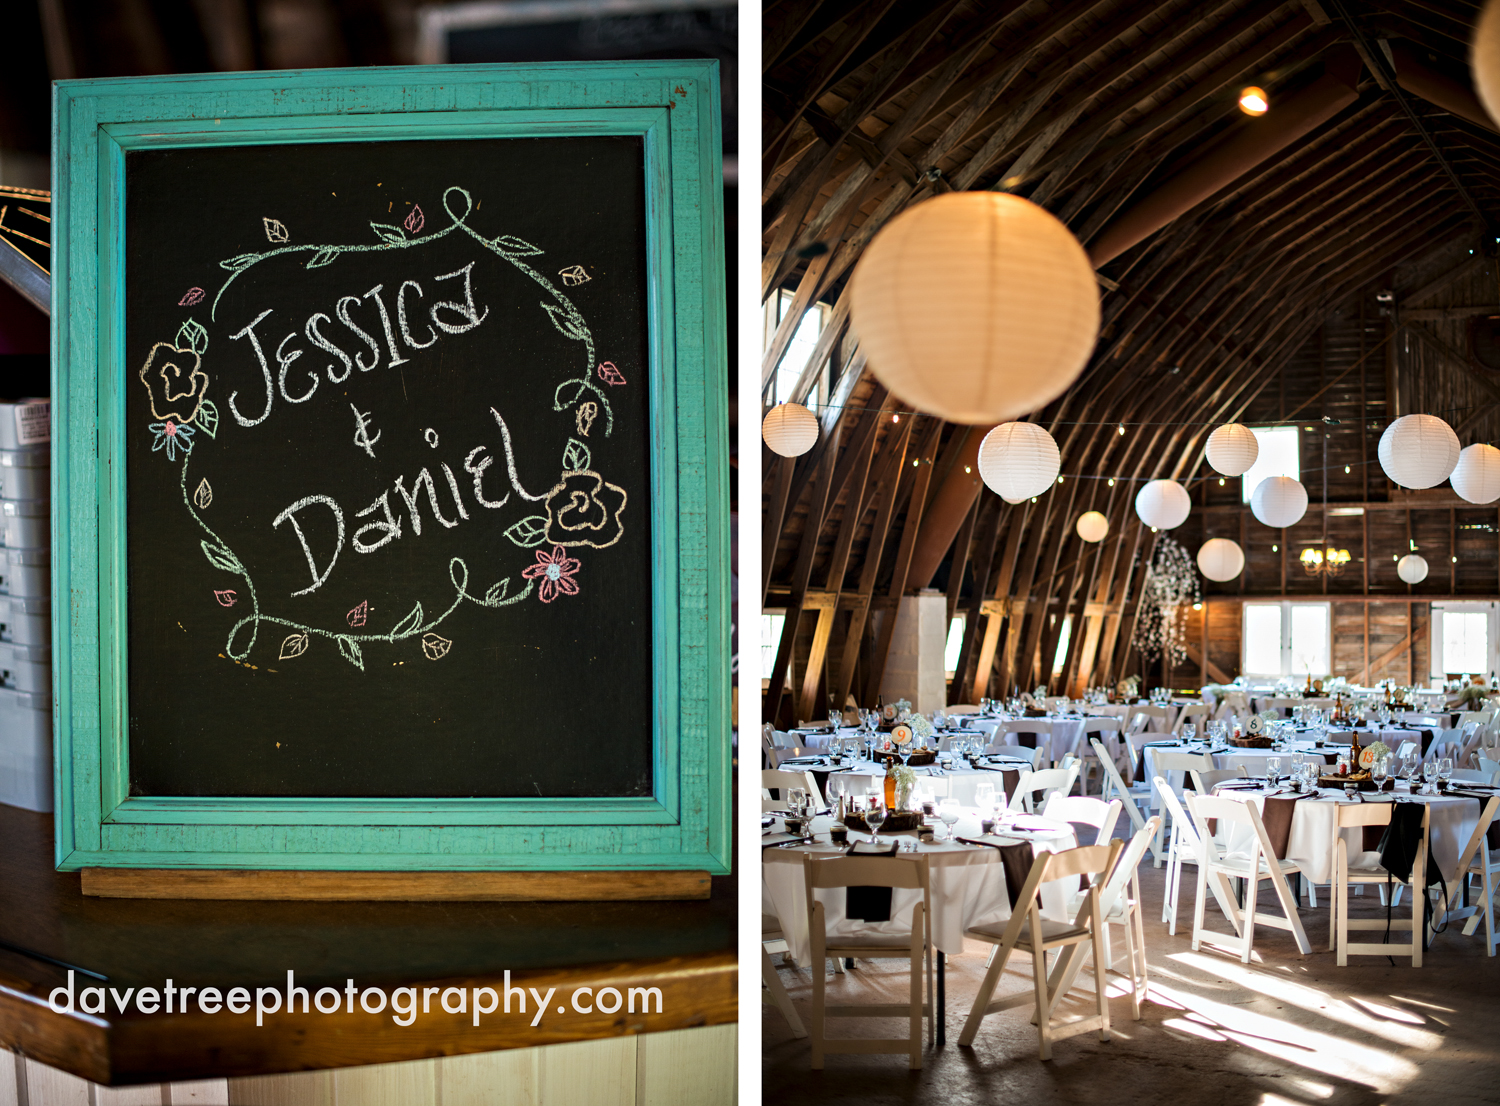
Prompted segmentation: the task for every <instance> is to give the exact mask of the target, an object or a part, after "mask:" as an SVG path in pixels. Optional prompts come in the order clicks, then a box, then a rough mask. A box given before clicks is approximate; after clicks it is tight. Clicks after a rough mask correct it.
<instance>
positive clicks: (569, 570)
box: [521, 545, 580, 603]
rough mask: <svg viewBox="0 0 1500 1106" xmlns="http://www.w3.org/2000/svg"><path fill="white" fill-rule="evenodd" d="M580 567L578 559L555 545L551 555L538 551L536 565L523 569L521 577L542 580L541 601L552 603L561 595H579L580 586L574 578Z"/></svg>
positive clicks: (543, 550) (541, 550)
mask: <svg viewBox="0 0 1500 1106" xmlns="http://www.w3.org/2000/svg"><path fill="white" fill-rule="evenodd" d="M579 567H580V564H579V561H578V559H577V558H576V557H570V556H568V554H567V552H566V551H565V550H564V549H563V547H562V546H560V545H554V546H553V547H552V552H551V553H548V552H547V551H546V550H545V549H538V550H537V551H536V564H534V565H532V566H531V567H530V568H527V569H523V570H522V572H521V575H522V576H524V577H526V579H528V580H540V581H541V585H540V587H539V588H538V592H539V594H540V596H541V600H542V602H543V603H550V602H552V600H554V599H556V598H557V597H558V596H559V595H577V594H578V584H577V582H576V581H575V580H574V579H573V577H574V576H577V575H578V569H579Z"/></svg>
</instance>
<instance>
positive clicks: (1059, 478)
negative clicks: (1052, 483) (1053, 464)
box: [1057, 476, 1063, 484]
mask: <svg viewBox="0 0 1500 1106" xmlns="http://www.w3.org/2000/svg"><path fill="white" fill-rule="evenodd" d="M1057 482H1058V483H1059V484H1061V483H1062V482H1063V478H1062V477H1061V476H1059V477H1058V478H1057Z"/></svg>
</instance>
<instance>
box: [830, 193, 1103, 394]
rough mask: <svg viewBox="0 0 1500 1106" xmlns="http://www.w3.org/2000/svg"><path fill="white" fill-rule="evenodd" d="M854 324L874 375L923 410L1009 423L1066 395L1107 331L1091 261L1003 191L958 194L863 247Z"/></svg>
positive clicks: (854, 285)
mask: <svg viewBox="0 0 1500 1106" xmlns="http://www.w3.org/2000/svg"><path fill="white" fill-rule="evenodd" d="M849 296H850V300H849V311H850V322H851V325H852V326H853V329H854V331H855V333H856V334H858V335H859V342H860V347H861V348H862V349H863V350H864V351H865V353H866V355H867V357H868V358H869V365H870V371H871V372H873V373H874V374H875V376H876V377H877V378H878V379H879V380H880V382H881V383H883V384H884V385H885V386H886V387H887V388H889V389H890V390H891V392H892V393H893V394H895V395H896V396H898V397H900V398H901V399H903V400H905V401H906V402H908V403H910V404H912V405H913V406H914V407H916V408H917V409H918V410H922V411H928V412H930V413H932V414H934V415H941V416H942V417H943V418H945V419H947V420H948V421H950V422H959V423H985V422H1002V421H1004V420H1006V419H1013V418H1015V417H1016V416H1017V415H1023V414H1025V413H1026V412H1028V411H1035V410H1037V409H1038V408H1040V407H1043V406H1045V405H1046V404H1047V403H1049V402H1051V401H1052V400H1054V399H1056V398H1057V397H1058V396H1060V395H1062V393H1063V392H1064V391H1066V390H1067V387H1068V385H1070V384H1072V383H1073V381H1074V380H1076V379H1077V378H1078V374H1079V373H1080V372H1082V371H1083V366H1084V364H1085V363H1086V362H1087V361H1088V357H1089V354H1090V353H1091V352H1093V349H1094V342H1095V340H1096V339H1097V338H1098V335H1099V285H1098V282H1097V281H1096V280H1095V279H1094V267H1093V265H1091V264H1090V263H1089V259H1088V255H1087V254H1086V253H1085V252H1084V250H1083V247H1082V246H1081V245H1080V244H1079V242H1078V239H1077V238H1075V237H1073V233H1072V231H1070V230H1068V228H1067V227H1066V226H1065V225H1064V224H1063V223H1062V222H1061V221H1060V220H1059V219H1058V218H1057V217H1056V216H1054V215H1052V214H1051V213H1050V212H1048V211H1046V210H1045V209H1043V208H1041V207H1039V206H1037V205H1036V204H1034V203H1032V202H1031V201H1030V200H1025V199H1022V198H1021V197H1019V196H1012V195H1008V194H1006V193H1003V192H949V193H947V194H945V195H942V196H938V197H936V198H935V199H931V200H927V201H926V202H924V203H920V204H918V205H917V206H915V207H913V208H910V209H908V210H907V211H906V212H904V213H903V214H901V215H900V216H898V217H897V218H895V219H893V220H891V222H890V223H888V224H887V225H886V226H885V227H884V228H883V229H882V230H881V231H880V233H878V234H877V235H875V237H874V239H873V240H872V241H871V242H870V244H869V245H868V246H867V247H866V248H865V251H864V256H863V257H861V258H860V261H859V265H858V266H857V267H856V268H855V270H854V277H853V279H852V281H851V284H850V288H849Z"/></svg>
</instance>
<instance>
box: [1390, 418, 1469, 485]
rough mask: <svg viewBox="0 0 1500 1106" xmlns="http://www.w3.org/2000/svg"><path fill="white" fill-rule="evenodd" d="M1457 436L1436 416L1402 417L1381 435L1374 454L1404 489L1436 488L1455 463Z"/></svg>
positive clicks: (1456, 458)
mask: <svg viewBox="0 0 1500 1106" xmlns="http://www.w3.org/2000/svg"><path fill="white" fill-rule="evenodd" d="M1458 452H1459V451H1458V435H1457V434H1455V433H1453V428H1452V427H1451V426H1449V425H1448V424H1447V423H1445V422H1444V421H1443V420H1442V419H1440V418H1438V417H1437V416H1436V415H1402V416H1401V417H1400V418H1399V419H1397V420H1396V421H1395V422H1393V423H1391V425H1390V426H1387V427H1386V428H1385V433H1384V434H1382V435H1380V446H1379V448H1378V449H1377V450H1376V454H1377V455H1378V456H1379V457H1380V467H1381V468H1383V469H1385V474H1386V475H1387V476H1389V477H1390V478H1391V479H1392V480H1394V481H1395V482H1396V483H1397V484H1400V485H1401V486H1402V487H1403V488H1435V487H1437V486H1438V485H1439V484H1441V483H1442V482H1443V481H1444V480H1446V479H1448V477H1449V476H1450V475H1451V474H1452V472H1453V468H1454V466H1455V465H1457V464H1458Z"/></svg>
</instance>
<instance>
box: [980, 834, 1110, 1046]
mask: <svg viewBox="0 0 1500 1106" xmlns="http://www.w3.org/2000/svg"><path fill="white" fill-rule="evenodd" d="M1124 848H1125V843H1124V842H1123V841H1113V842H1111V843H1110V844H1109V845H1108V846H1105V845H1085V846H1083V847H1082V848H1077V849H1067V850H1066V851H1064V852H1060V853H1047V852H1044V853H1041V854H1040V855H1038V856H1037V858H1036V859H1035V860H1034V861H1033V862H1032V865H1031V874H1030V875H1028V876H1027V877H1026V885H1025V886H1024V887H1023V888H1022V889H1021V894H1020V896H1019V898H1017V900H1016V904H1017V905H1016V909H1015V911H1014V912H1013V913H1012V914H1011V917H1010V920H1009V921H1008V922H1006V923H1004V924H1003V925H1002V923H1000V922H994V923H991V924H989V925H981V926H975V927H973V928H972V929H969V930H967V931H965V933H964V936H965V937H967V938H971V939H973V940H975V941H984V942H986V943H988V944H992V945H998V946H999V954H998V955H996V956H995V957H994V959H993V960H992V961H991V963H990V967H989V971H987V972H985V975H984V981H983V982H982V983H981V984H980V985H979V993H978V994H976V995H975V996H974V1006H973V1009H971V1010H970V1011H969V1017H968V1020H967V1021H965V1022H964V1028H963V1032H962V1033H961V1034H960V1035H959V1038H958V1043H959V1044H961V1045H971V1044H973V1043H974V1038H975V1036H977V1035H978V1033H979V1026H980V1025H981V1023H983V1021H984V1019H985V1018H986V1017H988V1016H989V1015H990V1014H995V1013H998V1012H1000V1011H1002V1010H1009V1009H1010V1008H1012V1007H1015V1006H1024V1005H1027V1004H1029V1003H1031V1002H1032V1001H1033V998H1034V1001H1035V1009H1036V1032H1037V1043H1038V1045H1039V1048H1040V1052H1041V1058H1042V1059H1043V1060H1050V1059H1052V1042H1053V1041H1054V1040H1057V1039H1060V1038H1063V1037H1071V1036H1073V1035H1074V1034H1076V1033H1082V1032H1085V1031H1087V1030H1090V1029H1097V1030H1098V1031H1099V1039H1100V1040H1101V1041H1107V1040H1109V1002H1108V1000H1107V999H1106V997H1105V992H1106V990H1107V987H1106V985H1105V979H1104V974H1105V971H1106V968H1107V965H1108V956H1107V954H1106V953H1105V951H1104V914H1103V911H1102V909H1101V903H1100V896H1099V893H1100V890H1101V885H1102V884H1103V883H1104V877H1105V875H1106V873H1108V872H1111V871H1113V870H1114V866H1115V862H1116V861H1117V860H1119V858H1120V853H1121V852H1123V851H1124ZM1079 876H1087V877H1089V888H1088V891H1087V892H1086V893H1085V894H1084V896H1083V901H1082V903H1081V904H1080V906H1079V908H1078V912H1077V914H1076V915H1074V918H1073V920H1072V921H1071V922H1055V921H1052V920H1051V919H1049V918H1043V917H1042V912H1041V905H1040V902H1039V900H1038V898H1037V895H1038V892H1039V891H1040V890H1041V887H1042V884H1044V883H1050V882H1052V881H1053V880H1059V879H1075V880H1076V879H1077V877H1079ZM1085 942H1087V943H1090V944H1091V945H1092V947H1093V952H1094V991H1095V1000H1096V1005H1097V1008H1098V1013H1097V1014H1094V1015H1091V1016H1089V1017H1084V1018H1079V1019H1077V1020H1075V1021H1071V1022H1066V1023H1062V1024H1058V1023H1055V1022H1054V1021H1053V1018H1052V1007H1053V1003H1054V1001H1055V999H1054V996H1053V994H1052V992H1051V987H1050V982H1049V980H1048V978H1047V960H1046V954H1047V953H1048V952H1050V951H1052V950H1054V949H1065V948H1069V947H1071V946H1074V945H1081V944H1084V943H1085ZM1014 949H1019V950H1021V951H1023V952H1029V953H1030V954H1031V972H1032V990H1033V995H1031V996H1028V995H1025V994H1019V995H1011V996H1009V997H1007V998H1002V999H996V998H994V997H993V996H994V993H995V986H996V984H998V983H999V981H1000V973H1001V972H1003V971H1004V970H1005V964H1006V962H1007V961H1008V960H1009V959H1010V954H1011V951H1012V950H1014Z"/></svg>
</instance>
